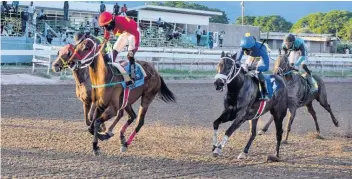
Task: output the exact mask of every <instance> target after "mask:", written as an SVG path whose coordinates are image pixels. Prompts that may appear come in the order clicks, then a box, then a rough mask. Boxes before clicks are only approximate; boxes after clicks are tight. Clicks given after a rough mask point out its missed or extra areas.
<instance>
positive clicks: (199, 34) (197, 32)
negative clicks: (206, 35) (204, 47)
mask: <svg viewBox="0 0 352 179" xmlns="http://www.w3.org/2000/svg"><path fill="white" fill-rule="evenodd" d="M196 35H197V46H199V43H200V38H201V37H202V29H200V25H199V26H198V29H197V31H196Z"/></svg>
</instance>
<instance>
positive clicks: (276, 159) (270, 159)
mask: <svg viewBox="0 0 352 179" xmlns="http://www.w3.org/2000/svg"><path fill="white" fill-rule="evenodd" d="M266 162H280V159H279V157H276V156H273V155H269V156H267V158H266Z"/></svg>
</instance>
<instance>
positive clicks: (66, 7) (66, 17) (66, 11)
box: [64, 1, 69, 21]
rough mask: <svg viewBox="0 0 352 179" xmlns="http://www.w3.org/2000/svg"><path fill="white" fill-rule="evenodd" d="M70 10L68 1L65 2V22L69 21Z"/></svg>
mask: <svg viewBox="0 0 352 179" xmlns="http://www.w3.org/2000/svg"><path fill="white" fill-rule="evenodd" d="M68 8H69V5H68V1H65V2H64V20H65V21H68Z"/></svg>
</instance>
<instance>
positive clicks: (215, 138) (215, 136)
mask: <svg viewBox="0 0 352 179" xmlns="http://www.w3.org/2000/svg"><path fill="white" fill-rule="evenodd" d="M229 118H230V113H229V111H228V110H226V109H225V110H224V111H223V112H222V114H221V115H220V117H218V118H217V119H216V120H215V121H214V122H213V128H214V133H213V148H212V150H211V151H212V152H213V151H214V150H215V149H216V147H217V146H218V145H219V142H218V129H219V126H220V124H221V123H223V122H226V121H229V120H230V119H229Z"/></svg>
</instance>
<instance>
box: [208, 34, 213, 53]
mask: <svg viewBox="0 0 352 179" xmlns="http://www.w3.org/2000/svg"><path fill="white" fill-rule="evenodd" d="M208 43H209V48H210V49H212V48H213V45H214V37H213V32H209V41H208Z"/></svg>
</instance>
